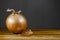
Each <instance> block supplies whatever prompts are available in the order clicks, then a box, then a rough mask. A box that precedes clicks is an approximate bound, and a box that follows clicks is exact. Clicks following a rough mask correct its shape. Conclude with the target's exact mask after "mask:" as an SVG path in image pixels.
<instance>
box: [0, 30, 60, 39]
mask: <svg viewBox="0 0 60 40" xmlns="http://www.w3.org/2000/svg"><path fill="white" fill-rule="evenodd" d="M33 33H34V34H33V35H31V36H22V35H21V34H13V33H10V32H9V31H0V40H60V30H33Z"/></svg>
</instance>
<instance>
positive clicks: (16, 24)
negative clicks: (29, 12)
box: [6, 12, 28, 33]
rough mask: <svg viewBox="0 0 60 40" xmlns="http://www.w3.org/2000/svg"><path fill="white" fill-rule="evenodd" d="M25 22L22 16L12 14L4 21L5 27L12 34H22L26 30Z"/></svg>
mask: <svg viewBox="0 0 60 40" xmlns="http://www.w3.org/2000/svg"><path fill="white" fill-rule="evenodd" d="M27 26H28V25H27V20H26V18H25V17H24V16H23V15H22V14H18V13H16V12H15V13H12V14H10V15H9V16H8V17H7V19H6V27H7V29H8V30H9V31H10V32H12V33H22V32H23V31H25V30H26V29H27Z"/></svg>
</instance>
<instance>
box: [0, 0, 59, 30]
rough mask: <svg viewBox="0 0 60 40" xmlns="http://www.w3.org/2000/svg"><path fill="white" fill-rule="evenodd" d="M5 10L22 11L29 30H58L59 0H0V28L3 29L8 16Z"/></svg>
mask: <svg viewBox="0 0 60 40" xmlns="http://www.w3.org/2000/svg"><path fill="white" fill-rule="evenodd" d="M7 8H13V9H15V10H16V11H18V10H22V14H23V15H25V17H26V18H27V20H28V27H29V28H31V29H41V28H42V29H60V1H59V0H0V28H3V29H6V25H5V20H6V17H7V16H8V15H9V13H7V12H6V9H7Z"/></svg>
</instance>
